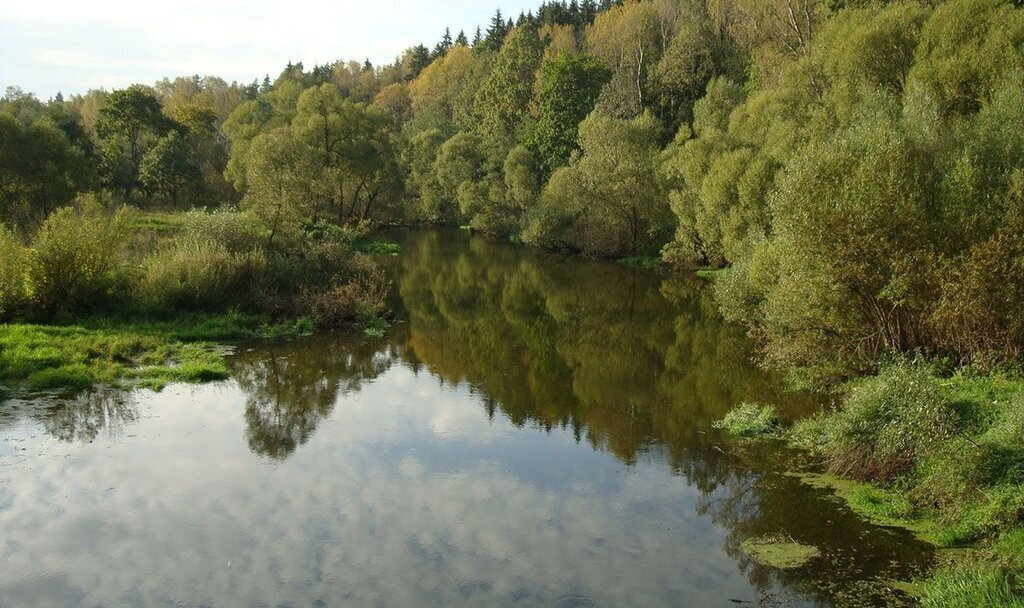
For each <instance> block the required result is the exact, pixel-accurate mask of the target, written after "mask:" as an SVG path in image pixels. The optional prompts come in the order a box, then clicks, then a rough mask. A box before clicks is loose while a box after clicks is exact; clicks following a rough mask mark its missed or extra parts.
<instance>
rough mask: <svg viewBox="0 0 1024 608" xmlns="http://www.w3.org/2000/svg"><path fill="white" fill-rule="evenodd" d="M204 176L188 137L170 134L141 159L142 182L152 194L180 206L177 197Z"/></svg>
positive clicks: (174, 132)
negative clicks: (187, 140)
mask: <svg viewBox="0 0 1024 608" xmlns="http://www.w3.org/2000/svg"><path fill="white" fill-rule="evenodd" d="M201 177H202V173H201V172H200V169H199V165H198V164H197V163H196V161H195V159H194V158H193V156H192V151H191V150H190V149H189V146H188V143H186V141H185V138H184V137H182V136H181V135H179V134H178V133H177V132H176V131H171V132H170V133H168V134H167V135H165V136H164V137H163V138H161V139H160V141H158V142H157V144H156V145H155V146H153V148H152V149H151V150H150V151H149V152H147V153H146V156H144V157H143V158H142V163H141V165H140V167H139V180H140V181H141V182H142V186H143V187H144V188H145V189H146V190H147V191H148V192H149V193H151V194H162V195H164V196H167V197H168V198H170V200H171V204H172V205H174V206H175V207H176V206H178V196H179V194H180V193H181V191H182V190H183V189H184V188H186V187H187V186H188V185H189V184H190V183H192V182H194V181H196V180H198V179H200V178H201Z"/></svg>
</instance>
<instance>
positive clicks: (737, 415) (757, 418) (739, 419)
mask: <svg viewBox="0 0 1024 608" xmlns="http://www.w3.org/2000/svg"><path fill="white" fill-rule="evenodd" d="M714 427H715V428H716V429H724V430H726V431H728V432H729V434H730V435H735V436H736V437H748V438H749V437H763V436H765V435H771V434H772V433H774V432H775V431H776V430H777V429H778V427H779V415H778V412H776V411H775V408H774V407H773V406H771V405H758V404H756V403H741V404H739V405H737V406H736V407H734V408H733V409H732V410H731V411H730V412H729V413H728V414H726V415H725V418H723V419H722V420H719V421H717V422H715V423H714Z"/></svg>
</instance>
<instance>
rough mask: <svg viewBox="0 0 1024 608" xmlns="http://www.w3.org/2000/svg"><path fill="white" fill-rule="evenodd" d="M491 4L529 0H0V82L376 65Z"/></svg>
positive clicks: (481, 19)
mask: <svg viewBox="0 0 1024 608" xmlns="http://www.w3.org/2000/svg"><path fill="white" fill-rule="evenodd" d="M498 4H500V5H501V7H502V9H503V10H505V12H507V13H509V14H518V13H519V11H520V10H524V9H528V8H532V7H534V6H535V5H536V4H537V3H536V2H533V1H528V0H495V2H494V3H486V2H485V3H481V2H475V1H472V0H449V1H447V2H443V3H442V2H424V1H415V0H383V1H378V2H362V1H356V0H339V1H334V2H330V1H324V2H311V1H309V0H304V1H298V2H280V1H278V0H252V1H250V2H239V1H237V0H230V1H221V2H216V1H209V0H208V1H196V0H185V1H179V2H173V3H170V2H164V3H143V2H137V1H133V2H129V1H125V0H98V1H95V2H79V1H77V0H55V1H50V2H45V3H31V2H16V1H13V0H0V39H3V40H4V41H5V42H4V44H3V45H2V46H0V85H20V86H22V88H24V89H25V90H28V91H33V92H36V93H37V94H39V95H40V96H41V97H44V98H45V97H48V96H50V95H52V94H54V93H55V92H57V91H58V90H63V91H64V92H82V91H84V90H86V89H88V88H93V87H95V86H97V82H100V81H102V82H103V83H111V82H113V83H116V84H117V86H123V85H127V84H130V83H133V82H147V83H148V82H152V81H155V80H157V79H159V78H161V77H164V76H169V77H173V76H177V75H183V74H193V73H198V74H215V75H219V76H222V77H224V78H226V79H228V80H232V79H235V80H240V81H245V82H248V81H251V80H252V79H254V78H258V77H262V75H263V74H265V73H270V74H275V73H277V72H278V71H279V70H280V69H281V68H282V67H283V66H284V64H285V63H286V62H287V61H289V60H292V61H302V62H304V63H306V64H307V65H312V64H315V63H326V62H329V61H333V60H336V59H356V60H362V59H364V58H369V59H371V60H372V61H374V62H375V63H383V62H389V61H391V60H392V59H394V58H395V57H396V56H398V55H399V54H400V53H401V51H402V50H403V49H404V48H405V47H408V46H411V45H413V44H416V43H418V42H423V43H425V44H432V43H433V42H435V41H436V40H437V39H439V38H440V36H441V33H442V32H443V30H444V28H445V27H446V26H450V27H452V29H453V32H455V31H458V30H459V29H460V28H465V29H466V32H467V34H468V35H471V34H472V29H473V28H474V27H475V26H476V25H482V26H485V25H486V23H487V20H488V18H489V17H490V15H491V13H492V12H493V10H494V8H496V7H497V5H498ZM76 57H80V59H75V58H76ZM74 70H78V71H77V72H76V71H74Z"/></svg>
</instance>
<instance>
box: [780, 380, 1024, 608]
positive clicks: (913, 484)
mask: <svg viewBox="0 0 1024 608" xmlns="http://www.w3.org/2000/svg"><path fill="white" fill-rule="evenodd" d="M787 437H788V439H789V440H790V441H791V443H792V444H793V445H794V446H797V447H802V448H805V449H807V450H809V451H810V452H811V453H813V454H814V455H816V456H819V457H823V458H824V460H825V462H826V464H827V466H828V468H829V470H830V471H832V472H834V473H836V474H837V475H840V476H835V475H801V476H800V477H801V479H803V481H804V482H806V483H809V484H810V485H812V486H815V487H822V488H829V489H831V490H833V491H834V492H835V494H836V496H837V497H839V498H840V499H842V500H843V501H845V502H846V504H847V505H849V507H850V508H851V509H852V510H853V511H855V512H856V513H858V514H859V515H861V516H862V517H864V518H865V519H867V520H869V521H871V522H873V523H876V524H879V525H884V526H898V527H903V528H906V529H908V530H910V531H912V532H913V533H914V534H915V535H916V536H917V537H918V538H920V539H922V540H924V541H927V542H930V543H932V544H934V545H936V546H938V547H946V548H947V549H944V550H943V551H944V552H952V553H956V552H961V551H965V552H969V553H970V557H969V558H961V559H960V560H959V561H960V564H959V565H957V564H955V563H954V564H953V566H951V567H947V568H944V569H943V570H941V571H939V572H937V573H936V574H935V575H934V576H933V577H932V578H931V579H928V580H925V581H923V585H924V588H925V593H924V595H923V597H922V605H923V606H993V607H1001V606H1021V607H1022V608H1024V600H1022V596H1021V595H1020V592H1021V591H1024V590H1022V589H1021V588H1020V587H1021V585H1020V584H1019V583H1018V582H1017V581H1018V580H1024V578H1021V577H1024V379H1022V378H1021V377H1020V376H1019V375H1014V374H1013V373H997V374H988V375H983V374H974V373H971V372H969V371H962V372H959V373H957V374H955V375H953V376H951V377H946V378H942V377H935V376H934V375H931V372H929V371H928V368H926V367H924V366H921V365H920V364H907V363H900V364H896V365H894V366H890V367H888V368H883V369H882V371H881V372H880V373H879V375H878V376H876V377H872V378H866V379H863V380H861V381H858V382H856V383H854V384H852V385H851V386H850V392H849V395H848V396H847V398H846V399H845V400H844V401H843V403H842V404H841V405H840V407H838V408H837V409H835V410H832V411H828V412H823V413H821V414H818V415H816V416H814V417H812V418H809V419H807V420H805V421H801V422H800V423H798V424H797V425H795V426H794V428H793V429H792V430H791V431H790V432H789V433H788V434H787ZM841 476H847V477H846V478H843V477H841ZM948 548H956V549H948Z"/></svg>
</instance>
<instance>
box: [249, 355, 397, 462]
mask: <svg viewBox="0 0 1024 608" xmlns="http://www.w3.org/2000/svg"><path fill="white" fill-rule="evenodd" d="M394 360H395V359H394V357H393V356H392V355H391V353H389V352H387V351H384V352H378V350H377V345H371V344H368V343H367V342H365V341H362V340H358V339H338V338H337V337H335V338H330V337H320V338H310V339H307V340H304V341H302V342H301V343H299V344H295V343H291V344H289V343H285V344H276V345H275V344H271V345H266V344H264V345H261V346H260V347H259V348H249V349H245V350H244V351H243V352H242V353H240V354H238V355H236V356H234V357H232V358H231V360H230V362H229V364H230V369H231V374H232V377H233V378H234V379H235V381H236V382H237V383H238V386H239V387H240V388H241V389H242V391H244V392H245V395H246V405H245V422H246V440H247V442H248V444H249V448H250V449H251V450H252V451H253V452H255V453H256V454H260V455H262V456H267V457H270V458H275V459H281V458H286V457H287V456H288V455H289V454H291V453H292V452H294V451H295V448H296V447H298V446H299V445H302V444H303V443H305V442H306V441H307V440H308V439H309V437H310V435H312V433H313V432H314V431H315V430H316V427H317V424H319V422H320V420H321V419H323V418H324V417H325V416H327V415H329V414H330V413H331V410H332V409H333V408H334V404H335V403H336V402H337V400H338V398H339V397H340V396H341V395H343V394H346V393H349V392H352V391H358V390H359V389H360V388H361V387H362V383H363V381H364V380H371V379H373V378H376V377H377V376H379V375H380V374H381V373H383V372H385V371H387V369H388V368H390V367H391V365H392V364H393V362H394Z"/></svg>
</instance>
